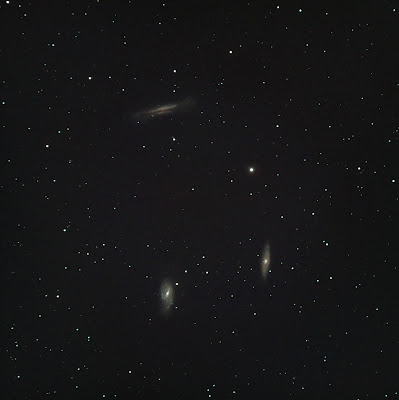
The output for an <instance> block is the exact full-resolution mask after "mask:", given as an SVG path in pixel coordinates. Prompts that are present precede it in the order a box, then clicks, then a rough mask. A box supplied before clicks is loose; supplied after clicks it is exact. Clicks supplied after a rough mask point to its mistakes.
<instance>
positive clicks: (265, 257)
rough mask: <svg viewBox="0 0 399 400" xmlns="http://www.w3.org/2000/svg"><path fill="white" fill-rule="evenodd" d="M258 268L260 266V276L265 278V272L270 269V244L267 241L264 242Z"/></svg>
mask: <svg viewBox="0 0 399 400" xmlns="http://www.w3.org/2000/svg"><path fill="white" fill-rule="evenodd" d="M260 268H261V273H262V278H263V279H266V278H267V273H268V272H269V269H270V244H269V242H268V243H266V246H265V248H264V250H263V254H262V259H261V265H260Z"/></svg>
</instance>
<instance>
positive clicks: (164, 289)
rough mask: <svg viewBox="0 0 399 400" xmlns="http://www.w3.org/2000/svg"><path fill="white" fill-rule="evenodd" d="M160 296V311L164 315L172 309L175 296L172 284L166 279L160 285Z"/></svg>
mask: <svg viewBox="0 0 399 400" xmlns="http://www.w3.org/2000/svg"><path fill="white" fill-rule="evenodd" d="M160 295H161V306H162V311H163V312H164V313H166V312H168V311H169V310H170V309H171V308H172V306H173V301H174V295H175V294H174V287H173V284H172V283H171V282H170V281H169V280H168V279H165V280H164V281H163V282H162V283H161V290H160Z"/></svg>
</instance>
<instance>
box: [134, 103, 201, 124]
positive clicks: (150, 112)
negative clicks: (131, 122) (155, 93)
mask: <svg viewBox="0 0 399 400" xmlns="http://www.w3.org/2000/svg"><path fill="white" fill-rule="evenodd" d="M194 104H195V101H194V100H193V99H192V98H186V99H184V100H181V101H178V102H176V103H169V104H163V105H159V106H157V107H151V108H147V109H144V110H141V111H139V112H137V113H135V114H134V117H135V118H136V119H137V120H138V121H145V120H148V119H149V118H158V117H162V116H167V115H171V114H174V113H176V112H182V111H188V110H190V109H191V108H192V106H193V105H194Z"/></svg>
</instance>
